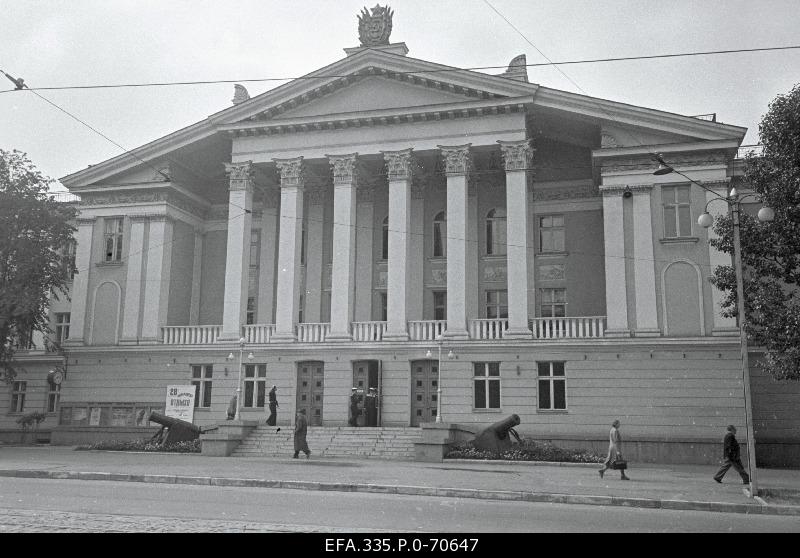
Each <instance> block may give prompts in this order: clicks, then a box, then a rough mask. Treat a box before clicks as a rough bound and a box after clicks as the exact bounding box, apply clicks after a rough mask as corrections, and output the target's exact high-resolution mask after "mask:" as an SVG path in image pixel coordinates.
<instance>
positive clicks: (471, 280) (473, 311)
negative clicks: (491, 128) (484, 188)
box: [466, 176, 481, 331]
mask: <svg viewBox="0 0 800 558" xmlns="http://www.w3.org/2000/svg"><path fill="white" fill-rule="evenodd" d="M467 191H468V194H469V197H468V198H467V295H466V296H467V331H469V324H470V323H471V320H476V319H478V318H480V300H481V296H480V291H479V289H478V284H479V281H478V261H479V260H478V258H479V256H478V252H479V250H478V229H479V227H480V224H479V223H480V219H479V218H478V186H477V184H476V177H474V176H470V180H469V181H468V183H467Z"/></svg>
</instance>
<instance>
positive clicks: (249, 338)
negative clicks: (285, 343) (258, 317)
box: [242, 324, 275, 343]
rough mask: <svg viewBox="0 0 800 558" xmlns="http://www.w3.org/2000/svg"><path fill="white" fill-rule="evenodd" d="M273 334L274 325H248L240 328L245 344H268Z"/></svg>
mask: <svg viewBox="0 0 800 558" xmlns="http://www.w3.org/2000/svg"><path fill="white" fill-rule="evenodd" d="M274 334H275V324H250V325H243V326H242V337H244V340H245V342H247V343H269V342H270V339H272V336H273V335H274Z"/></svg>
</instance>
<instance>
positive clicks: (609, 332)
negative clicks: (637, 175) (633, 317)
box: [603, 188, 630, 337]
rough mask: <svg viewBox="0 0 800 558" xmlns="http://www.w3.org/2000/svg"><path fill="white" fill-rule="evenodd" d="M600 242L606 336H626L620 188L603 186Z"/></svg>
mask: <svg viewBox="0 0 800 558" xmlns="http://www.w3.org/2000/svg"><path fill="white" fill-rule="evenodd" d="M603 234H604V236H603V242H604V250H605V258H604V259H605V268H606V316H607V320H608V324H607V327H606V336H608V337H627V336H629V335H630V331H629V330H628V298H627V291H626V283H625V231H624V225H623V212H622V190H621V189H620V188H614V189H610V190H603Z"/></svg>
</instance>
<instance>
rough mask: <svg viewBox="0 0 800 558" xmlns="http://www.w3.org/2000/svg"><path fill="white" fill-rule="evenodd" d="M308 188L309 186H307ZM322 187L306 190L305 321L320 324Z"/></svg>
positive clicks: (323, 209) (323, 201) (323, 197)
mask: <svg viewBox="0 0 800 558" xmlns="http://www.w3.org/2000/svg"><path fill="white" fill-rule="evenodd" d="M306 186H309V185H308V184H306ZM321 186H322V185H317V186H316V187H314V188H310V187H307V188H306V189H305V195H306V199H307V200H308V218H307V219H306V282H305V311H304V312H303V321H305V322H311V323H319V322H320V321H321V319H322V318H321V308H322V270H323V267H324V266H323V264H322V245H323V235H324V232H323V222H322V221H323V219H324V217H325V206H324V203H325V191H324V190H323V189H322V187H321ZM334 222H335V220H334ZM334 226H335V225H334ZM334 246H335V244H334Z"/></svg>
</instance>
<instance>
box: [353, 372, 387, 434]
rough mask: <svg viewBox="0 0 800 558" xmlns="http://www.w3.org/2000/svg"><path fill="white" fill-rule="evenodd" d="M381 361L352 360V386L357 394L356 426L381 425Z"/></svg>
mask: <svg viewBox="0 0 800 558" xmlns="http://www.w3.org/2000/svg"><path fill="white" fill-rule="evenodd" d="M381 372H382V370H381V361H379V360H358V361H355V362H353V387H354V388H355V390H356V391H355V393H356V394H357V396H358V417H357V418H356V424H357V425H358V426H380V425H381V407H382V405H381V402H382V395H381Z"/></svg>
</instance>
